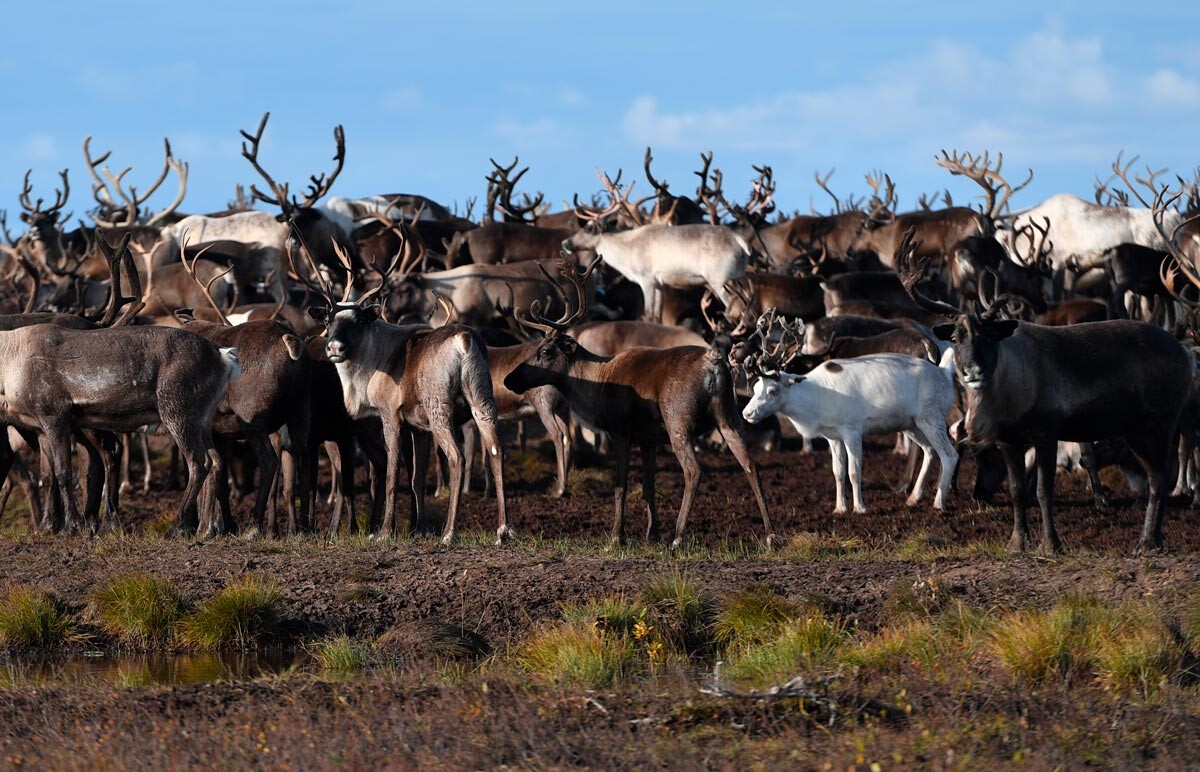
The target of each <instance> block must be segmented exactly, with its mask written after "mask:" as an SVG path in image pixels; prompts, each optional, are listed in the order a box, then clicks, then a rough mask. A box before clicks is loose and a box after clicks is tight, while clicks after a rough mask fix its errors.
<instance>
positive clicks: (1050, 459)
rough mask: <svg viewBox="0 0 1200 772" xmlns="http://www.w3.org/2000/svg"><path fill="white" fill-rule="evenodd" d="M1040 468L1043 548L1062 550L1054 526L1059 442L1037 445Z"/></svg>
mask: <svg viewBox="0 0 1200 772" xmlns="http://www.w3.org/2000/svg"><path fill="white" fill-rule="evenodd" d="M1035 450H1036V453H1037V457H1036V463H1037V470H1038V485H1037V498H1038V505H1039V506H1040V507H1041V510H1042V549H1043V551H1047V552H1053V553H1058V552H1062V542H1060V541H1059V539H1058V531H1057V530H1056V529H1055V528H1054V473H1055V472H1056V471H1058V443H1057V442H1055V441H1053V440H1051V441H1049V442H1039V443H1038V444H1037V445H1036V446H1035Z"/></svg>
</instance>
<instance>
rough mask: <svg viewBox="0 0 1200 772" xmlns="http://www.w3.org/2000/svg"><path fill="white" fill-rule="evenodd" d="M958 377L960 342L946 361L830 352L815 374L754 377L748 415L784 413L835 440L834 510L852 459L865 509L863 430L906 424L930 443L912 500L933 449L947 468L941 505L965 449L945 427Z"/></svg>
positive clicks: (753, 419) (857, 495) (860, 508)
mask: <svg viewBox="0 0 1200 772" xmlns="http://www.w3.org/2000/svg"><path fill="white" fill-rule="evenodd" d="M953 382H954V352H953V350H951V351H947V352H946V353H945V354H943V355H942V360H941V364H940V365H935V364H933V363H932V362H929V361H927V360H924V359H917V358H916V357H911V356H908V355H906V354H871V355H868V356H863V357H857V358H855V359H831V360H829V361H828V362H824V363H823V364H821V366H819V367H817V368H816V369H815V370H813V371H812V372H810V373H809V374H808V375H791V374H788V373H779V374H775V375H767V376H764V377H763V378H761V379H760V380H759V381H758V382H756V383H755V384H754V393H753V395H752V396H751V398H750V402H749V404H747V405H746V408H745V410H743V411H742V415H743V417H744V418H745V419H746V420H747V421H749V422H750V423H758V422H759V421H761V420H763V419H764V418H766V417H767V416H769V415H771V414H773V413H777V414H779V415H781V416H783V417H785V418H787V419H788V420H789V421H791V422H792V424H793V425H794V426H795V427H796V430H797V431H799V432H800V433H801V434H803V435H805V436H814V435H815V436H820V437H824V438H825V439H826V440H827V441H828V442H829V448H830V452H831V453H832V455H833V476H834V483H835V485H836V486H837V503H836V506H835V508H834V510H833V511H834V513H835V514H843V513H845V511H846V484H845V480H846V475H847V462H848V471H849V477H850V485H851V487H852V489H853V494H854V511H855V512H858V513H863V512H866V505H865V504H864V503H863V497H862V438H863V436H865V435H870V434H886V433H891V432H902V433H904V434H905V435H907V436H908V437H909V438H910V439H911V440H912V441H913V442H915V443H916V444H917V445H918V446H919V447H920V448H921V450H922V451H924V459H923V460H922V462H921V471H920V473H919V474H918V475H917V481H916V484H915V485H914V486H913V490H912V494H911V495H910V496H909V497H908V504H909V505H910V506H912V505H914V504H916V503H917V502H919V501H920V500H921V496H922V494H923V492H924V488H925V480H926V478H927V477H928V475H929V469H930V467H931V465H932V463H933V454H934V453H937V456H938V461H939V462H940V464H941V468H942V469H941V477H940V478H939V480H938V490H937V495H936V496H935V498H934V501H933V506H934V507H935V508H936V509H942V508H943V507H944V506H945V503H946V497H947V496H948V495H949V493H950V483H951V479H952V477H953V475H954V467H955V465H957V464H958V452H957V451H956V450H955V449H954V443H953V442H951V441H950V436H949V433H948V431H947V429H946V416H947V414H948V413H949V412H950V408H951V406H952V405H953V404H954V385H953Z"/></svg>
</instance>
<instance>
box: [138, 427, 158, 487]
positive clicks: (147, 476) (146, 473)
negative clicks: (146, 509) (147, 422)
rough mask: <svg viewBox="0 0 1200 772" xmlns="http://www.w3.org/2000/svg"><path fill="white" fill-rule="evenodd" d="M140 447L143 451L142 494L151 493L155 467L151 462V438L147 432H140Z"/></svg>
mask: <svg viewBox="0 0 1200 772" xmlns="http://www.w3.org/2000/svg"><path fill="white" fill-rule="evenodd" d="M137 436H138V445H139V446H140V447H141V449H142V464H143V468H142V493H149V492H150V481H151V479H152V478H153V474H154V465H153V464H152V463H151V462H150V437H149V436H147V434H146V433H145V432H138V433H137Z"/></svg>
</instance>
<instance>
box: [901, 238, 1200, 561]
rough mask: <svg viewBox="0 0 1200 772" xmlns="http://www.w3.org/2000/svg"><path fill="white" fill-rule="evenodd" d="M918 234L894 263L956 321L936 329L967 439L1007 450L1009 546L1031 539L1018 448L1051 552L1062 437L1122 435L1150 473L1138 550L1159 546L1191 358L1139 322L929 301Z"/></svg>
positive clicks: (917, 295) (922, 300) (924, 301)
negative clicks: (1065, 320) (950, 357)
mask: <svg viewBox="0 0 1200 772" xmlns="http://www.w3.org/2000/svg"><path fill="white" fill-rule="evenodd" d="M914 233H915V231H914V230H909V231H908V233H907V234H906V235H905V243H904V245H903V248H902V250H901V251H900V253H899V254H898V255H897V264H898V265H900V267H901V274H902V275H903V276H904V278H905V286H906V287H908V288H909V290H910V291H911V292H912V294H913V299H914V300H915V301H916V302H917V303H919V304H921V305H923V306H925V307H926V308H928V309H929V310H930V311H931V312H937V313H941V314H944V315H945V316H946V317H948V318H949V319H951V320H952V321H951V322H950V323H947V324H942V325H939V326H938V328H937V329H936V330H935V332H936V333H937V334H938V336H939V337H940V338H942V339H943V340H950V341H952V342H953V344H954V356H955V367H956V371H957V375H958V380H959V382H960V383H961V384H962V385H963V386H964V387H965V389H964V394H965V397H964V403H965V412H966V417H965V427H966V431H967V439H968V441H969V442H971V443H972V444H976V445H988V444H996V445H997V446H998V447H999V448H1000V451H1001V453H1002V454H1003V456H1004V461H1005V465H1006V466H1007V468H1008V484H1009V491H1010V498H1011V500H1012V508H1013V532H1012V538H1011V539H1010V541H1009V547H1010V549H1012V550H1014V551H1019V550H1023V549H1026V548H1028V547H1029V546H1030V544H1031V541H1032V536H1031V533H1030V530H1029V524H1028V521H1027V520H1026V516H1025V496H1024V495H1022V492H1023V490H1024V479H1025V462H1024V457H1025V449H1026V448H1027V447H1029V446H1030V445H1032V446H1033V447H1034V450H1035V452H1036V465H1037V469H1038V489H1037V498H1038V503H1039V505H1040V506H1041V510H1042V548H1043V549H1044V550H1048V551H1053V552H1058V551H1061V549H1062V543H1061V542H1060V541H1059V538H1058V532H1057V530H1056V529H1055V527H1054V475H1055V471H1056V464H1057V448H1058V442H1059V441H1060V440H1067V441H1074V442H1095V441H1098V440H1107V439H1123V440H1124V441H1125V443H1126V444H1127V445H1128V446H1129V448H1130V450H1132V451H1133V453H1134V455H1136V456H1137V457H1138V460H1139V461H1140V462H1141V463H1142V465H1143V466H1144V467H1145V469H1146V472H1147V475H1148V477H1149V483H1150V496H1149V501H1148V503H1147V506H1146V517H1145V521H1144V524H1143V527H1142V534H1141V537H1140V538H1139V540H1138V544H1137V549H1138V551H1139V552H1140V551H1143V550H1150V549H1162V547H1163V533H1162V522H1163V510H1164V505H1165V501H1166V493H1167V490H1168V489H1167V488H1166V487H1164V486H1166V485H1167V468H1168V461H1169V457H1170V455H1171V453H1172V449H1173V445H1174V442H1175V433H1176V425H1177V423H1178V421H1179V417H1180V414H1181V412H1182V410H1183V407H1184V404H1185V403H1186V402H1187V400H1188V398H1189V396H1190V393H1191V387H1192V377H1193V374H1194V372H1195V369H1196V363H1195V360H1194V359H1193V357H1192V355H1191V354H1190V353H1188V352H1187V351H1186V350H1185V349H1184V348H1183V347H1182V346H1181V345H1180V344H1179V342H1178V341H1176V340H1175V339H1174V338H1173V337H1172V336H1171V334H1170V333H1168V332H1166V331H1165V330H1163V329H1161V328H1158V327H1155V326H1153V325H1150V324H1146V323H1144V322H1131V321H1124V320H1118V321H1108V322H1097V323H1092V324H1077V325H1071V326H1069V327H1043V326H1039V325H1036V324H1025V323H1020V322H1017V321H1015V320H1012V319H1004V318H998V317H997V316H995V315H993V314H992V313H990V312H984V313H980V314H977V313H962V312H960V311H959V310H958V309H957V308H954V307H953V306H950V305H948V304H946V303H941V302H938V301H933V300H930V299H928V298H926V297H925V296H924V295H922V293H921V292H920V291H919V290H917V289H916V283H917V281H918V280H919V279H920V278H921V277H922V274H923V267H924V266H922V265H921V264H920V263H918V262H915V261H914V260H913V257H912V256H913V254H914V253H915V252H916V251H917V249H916V245H914V244H913V243H912V239H913V235H914Z"/></svg>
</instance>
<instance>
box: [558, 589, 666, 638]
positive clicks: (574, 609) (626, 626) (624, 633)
mask: <svg viewBox="0 0 1200 772" xmlns="http://www.w3.org/2000/svg"><path fill="white" fill-rule="evenodd" d="M562 613H563V620H564V621H565V622H567V623H568V624H576V623H578V624H589V625H592V626H594V627H597V628H598V629H600V630H602V631H604V632H606V633H609V634H611V635H615V636H618V637H622V638H627V637H629V636H631V635H633V631H634V628H635V627H637V624H638V622H643V621H644V620H645V618H646V609H645V607H642V606H638V605H637V604H635V603H634V602H633V601H631V600H629V599H628V598H627V597H625V596H624V595H610V596H609V597H607V598H602V599H600V600H597V601H592V602H590V603H585V604H583V605H582V606H564V607H563V612H562Z"/></svg>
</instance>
